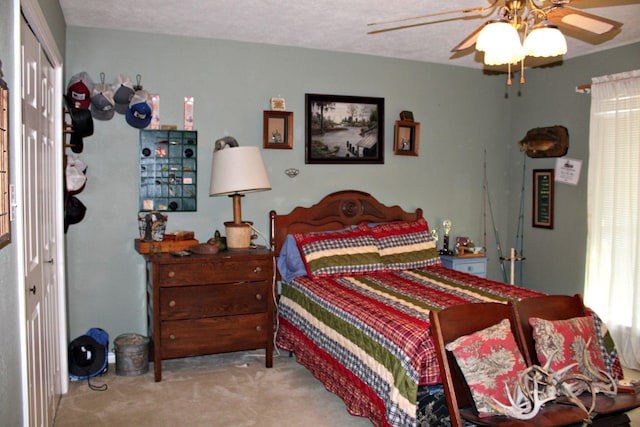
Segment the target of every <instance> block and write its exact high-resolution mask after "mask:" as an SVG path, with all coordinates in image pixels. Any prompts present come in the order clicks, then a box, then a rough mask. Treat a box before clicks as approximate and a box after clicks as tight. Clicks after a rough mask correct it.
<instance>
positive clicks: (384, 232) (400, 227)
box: [370, 218, 440, 270]
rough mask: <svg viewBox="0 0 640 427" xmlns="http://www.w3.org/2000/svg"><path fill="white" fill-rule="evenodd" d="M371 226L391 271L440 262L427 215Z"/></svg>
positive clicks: (379, 248) (384, 260)
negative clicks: (410, 219) (416, 218)
mask: <svg viewBox="0 0 640 427" xmlns="http://www.w3.org/2000/svg"><path fill="white" fill-rule="evenodd" d="M370 229H371V233H372V234H373V237H374V238H375V241H376V245H377V247H378V252H379V253H380V258H381V260H382V262H383V263H384V264H385V266H386V267H387V269H388V270H409V269H413V268H420V267H426V266H427V265H432V264H437V263H439V262H440V254H439V252H438V250H437V248H436V242H435V240H433V238H432V237H431V235H430V234H429V225H428V224H427V221H426V220H425V219H424V218H419V219H418V220H416V221H396V222H387V223H381V224H377V225H374V226H372V227H370Z"/></svg>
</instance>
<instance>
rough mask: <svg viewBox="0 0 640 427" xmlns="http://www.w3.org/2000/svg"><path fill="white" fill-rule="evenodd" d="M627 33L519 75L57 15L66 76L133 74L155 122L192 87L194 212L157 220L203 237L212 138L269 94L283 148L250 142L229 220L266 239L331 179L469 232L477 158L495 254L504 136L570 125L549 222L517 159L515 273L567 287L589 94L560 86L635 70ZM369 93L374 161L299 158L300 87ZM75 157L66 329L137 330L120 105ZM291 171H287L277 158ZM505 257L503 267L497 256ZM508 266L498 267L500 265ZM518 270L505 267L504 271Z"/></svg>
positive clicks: (136, 270)
mask: <svg viewBox="0 0 640 427" xmlns="http://www.w3.org/2000/svg"><path fill="white" fill-rule="evenodd" d="M639 46H640V45H639V44H635V45H631V46H627V47H623V48H618V49H613V50H610V51H604V52H600V53H598V54H594V55H590V56H587V57H583V58H578V59H574V60H569V61H565V62H564V63H563V64H562V65H561V66H556V67H546V68H541V69H534V70H528V72H527V83H526V84H525V85H524V86H519V84H518V82H517V80H518V79H514V86H512V87H507V86H506V85H505V78H504V76H492V75H485V74H484V73H482V72H481V71H479V70H471V69H465V68H461V67H452V66H445V65H437V64H424V63H418V62H411V61H400V60H393V59H388V58H379V57H372V56H363V55H351V54H343V53H332V52H325V51H320V50H305V49H297V48H289V47H278V46H268V45H258V44H251V43H239V42H226V41H219V40H206V39H198V38H185V37H174V36H164V35H151V34H140V33H129V32H114V31H107V30H101V29H89V28H80V27H69V28H68V31H67V56H66V70H67V79H68V78H69V77H70V76H71V75H72V74H75V73H77V72H80V71H87V72H89V74H91V75H92V76H94V78H97V76H98V75H99V73H100V72H104V73H105V74H106V76H107V81H113V79H114V78H115V76H116V75H117V74H118V73H125V74H128V75H130V76H131V77H135V75H136V74H140V75H141V76H142V84H143V86H144V87H145V88H146V89H147V90H149V91H150V92H152V93H159V94H160V98H161V101H160V104H161V107H160V116H161V122H162V123H163V124H177V125H179V127H181V123H182V100H183V97H184V96H187V95H188V96H194V97H195V125H196V129H197V130H198V132H199V159H198V177H199V182H200V186H199V190H198V212H196V213H175V214H170V218H169V229H191V230H194V231H195V232H196V237H197V238H199V239H200V240H206V239H207V238H208V237H210V236H211V235H212V234H213V232H214V230H216V229H220V230H222V229H223V226H222V223H223V222H224V221H226V220H229V219H231V217H232V213H231V202H230V200H228V199H227V198H224V197H222V198H210V197H209V196H208V183H207V180H208V178H209V174H210V164H211V152H212V149H213V142H214V141H215V140H216V139H218V138H220V137H221V136H224V135H232V136H235V137H236V138H237V139H238V141H239V142H240V144H241V145H255V146H259V147H261V146H262V111H263V110H266V109H269V99H270V98H271V97H273V96H281V97H284V98H285V99H286V105H287V110H289V111H293V112H294V123H295V125H294V148H293V150H286V151H285V150H263V151H262V153H263V157H264V160H265V163H266V164H267V169H268V173H269V175H270V178H271V182H272V186H273V189H272V190H271V191H269V192H263V193H254V194H249V195H247V197H245V198H244V200H243V218H244V219H249V220H253V221H254V223H255V226H256V227H257V228H258V229H259V230H260V231H261V232H262V233H263V234H264V235H268V232H269V230H268V223H267V221H268V212H269V210H270V209H275V210H277V211H278V212H288V211H289V210H291V209H292V208H293V207H295V206H298V205H310V204H311V203H313V202H315V201H317V200H318V199H319V198H320V197H321V196H323V195H325V194H327V193H329V192H331V191H336V190H341V189H347V188H353V189H359V190H363V191H368V192H370V193H372V194H374V195H375V196H376V197H378V198H379V199H380V200H381V201H383V202H385V203H390V204H399V205H401V206H403V207H405V208H406V209H415V208H416V207H423V208H424V209H425V215H426V217H427V219H428V220H429V221H430V223H431V225H432V226H438V225H439V224H440V223H441V222H442V220H443V219H445V218H450V219H451V220H452V221H453V231H452V235H453V236H460V235H463V236H469V237H471V238H472V239H474V240H475V241H476V242H479V243H480V244H481V243H482V242H483V227H484V222H483V215H482V196H483V193H482V191H483V185H482V176H483V161H484V151H485V150H486V159H487V162H486V163H487V171H488V180H489V189H490V196H491V202H492V206H493V211H494V217H495V223H496V227H497V229H498V232H499V235H500V237H501V247H502V250H503V254H505V255H507V254H508V251H509V248H510V247H511V246H513V242H514V239H515V232H516V228H517V224H518V217H519V211H520V209H519V207H520V195H521V186H522V173H523V164H522V162H523V159H524V157H523V154H522V153H521V152H520V151H519V150H518V147H517V143H518V141H519V140H520V139H522V137H523V136H524V135H525V133H526V131H527V130H528V129H531V128H534V127H538V126H549V125H553V124H561V125H564V126H567V127H568V128H569V131H570V135H571V142H570V149H569V153H568V156H569V157H572V158H577V159H582V160H583V170H582V175H581V180H580V184H579V185H578V186H577V187H573V186H568V185H566V184H557V185H556V204H555V228H554V229H553V230H544V229H537V228H536V229H534V228H532V227H531V225H530V224H531V214H530V210H531V177H530V175H531V169H532V168H536V169H538V168H549V167H553V165H554V164H555V163H554V160H550V159H545V160H542V159H527V162H526V166H527V169H526V174H525V176H526V178H527V179H526V180H525V193H524V196H525V199H524V200H525V209H524V211H523V212H524V218H523V221H524V223H523V224H524V239H525V256H526V257H527V259H526V261H525V262H524V263H523V268H524V271H523V280H522V284H524V285H525V286H527V287H530V288H532V289H537V290H541V291H546V292H551V293H575V292H581V290H582V287H583V281H584V273H583V271H584V250H585V248H584V241H585V233H586V214H585V212H584V211H585V206H586V172H587V170H586V169H587V164H586V163H587V161H588V148H587V146H586V144H587V141H588V121H589V105H590V98H589V95H582V94H576V93H575V86H576V85H579V84H583V83H589V82H590V78H591V77H592V76H596V75H601V74H607V73H609V72H619V71H624V70H629V69H633V68H638V57H639V55H638V54H637V53H638V50H639ZM305 93H324V94H341V95H362V96H377V97H383V98H385V109H386V111H385V142H386V146H385V164H384V165H344V166H340V165H305V164H304V94H305ZM401 110H411V111H413V113H414V116H415V118H416V120H418V121H420V122H421V125H422V132H421V146H420V156H419V157H416V158H414V157H409V158H408V157H404V156H394V155H393V150H392V141H393V124H394V121H395V120H396V119H397V117H398V113H399V112H400V111H401ZM95 126H96V129H95V134H94V135H93V136H91V137H90V138H87V139H86V141H85V151H84V153H83V154H82V158H83V160H84V161H85V162H86V163H87V164H88V165H89V181H88V183H87V186H86V189H85V190H84V191H83V193H81V194H80V196H79V197H80V199H81V200H82V201H83V202H84V203H85V204H86V205H87V207H88V213H87V216H86V218H85V220H84V221H83V222H81V223H80V224H77V225H74V226H72V227H71V228H70V231H69V233H68V234H67V242H68V255H69V257H68V272H67V273H68V277H69V283H68V287H69V288H68V292H69V324H70V329H71V331H70V334H71V336H75V335H78V334H81V333H83V332H84V331H85V330H86V329H87V328H89V327H91V326H101V327H103V328H105V329H107V330H108V331H109V333H110V334H111V335H112V336H113V337H115V336H117V335H118V334H120V333H123V332H139V333H145V332H146V324H145V322H146V321H145V307H146V302H145V296H144V286H143V282H144V264H143V261H142V258H141V257H140V255H139V254H137V253H136V252H135V250H134V249H133V239H134V238H135V237H136V234H137V225H136V214H137V211H138V204H137V203H138V192H137V167H138V164H137V162H138V161H137V156H138V154H137V150H138V131H137V130H136V129H134V128H132V127H130V126H128V125H127V124H126V122H125V121H124V119H123V117H122V116H119V115H116V117H115V118H114V119H113V120H111V121H108V122H99V121H95ZM290 167H295V168H298V169H300V171H301V173H300V175H299V176H298V177H297V178H295V179H290V178H288V177H286V176H285V175H284V170H285V169H286V168H290ZM496 247H497V245H496V242H495V238H494V233H493V231H492V228H491V222H490V221H489V220H487V248H488V254H489V277H490V278H492V279H495V280H502V278H503V275H502V273H501V271H500V264H499V262H498V253H497V250H496ZM506 267H507V269H508V266H506ZM507 272H508V270H507ZM516 279H517V281H518V282H520V280H519V275H517V276H516Z"/></svg>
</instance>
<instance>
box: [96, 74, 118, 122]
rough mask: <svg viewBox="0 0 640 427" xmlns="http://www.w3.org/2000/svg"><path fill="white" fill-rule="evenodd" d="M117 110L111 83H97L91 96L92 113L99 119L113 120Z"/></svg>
mask: <svg viewBox="0 0 640 427" xmlns="http://www.w3.org/2000/svg"><path fill="white" fill-rule="evenodd" d="M115 112H116V103H115V101H114V100H113V90H112V89H111V85H110V84H105V83H97V84H95V85H94V86H93V95H92V96H91V115H92V116H93V118H94V119H97V120H111V119H112V118H113V115H114V114H115Z"/></svg>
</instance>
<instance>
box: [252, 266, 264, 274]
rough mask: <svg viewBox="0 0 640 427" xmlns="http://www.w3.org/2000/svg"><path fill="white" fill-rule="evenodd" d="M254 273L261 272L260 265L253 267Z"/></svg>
mask: <svg viewBox="0 0 640 427" xmlns="http://www.w3.org/2000/svg"><path fill="white" fill-rule="evenodd" d="M253 272H254V273H261V272H262V267H256V268H254V269H253Z"/></svg>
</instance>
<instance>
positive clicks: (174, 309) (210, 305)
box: [159, 281, 271, 320]
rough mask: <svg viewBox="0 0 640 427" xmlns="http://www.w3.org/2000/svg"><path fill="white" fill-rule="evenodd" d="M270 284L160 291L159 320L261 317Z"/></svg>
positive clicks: (186, 287)
mask: <svg viewBox="0 0 640 427" xmlns="http://www.w3.org/2000/svg"><path fill="white" fill-rule="evenodd" d="M269 298H271V287H270V282H266V281H265V282H246V283H228V284H221V285H199V286H180V287H166V288H160V307H159V308H160V318H161V319H162V320H175V319H190V318H191V319H197V318H201V317H214V316H228V315H237V314H249V313H264V312H266V311H267V305H268V303H269Z"/></svg>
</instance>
